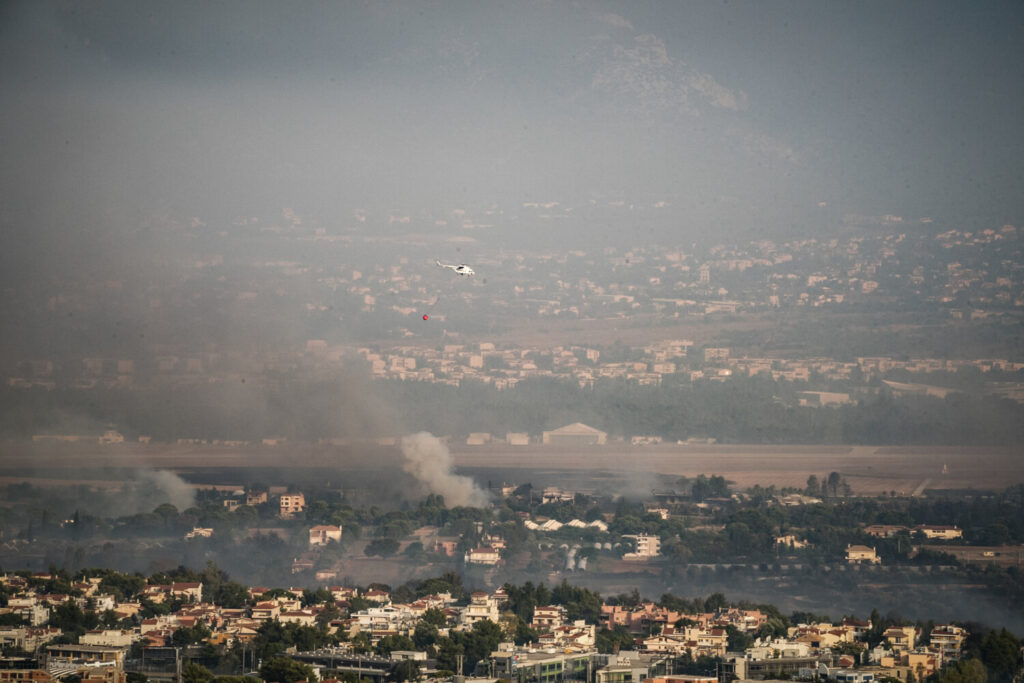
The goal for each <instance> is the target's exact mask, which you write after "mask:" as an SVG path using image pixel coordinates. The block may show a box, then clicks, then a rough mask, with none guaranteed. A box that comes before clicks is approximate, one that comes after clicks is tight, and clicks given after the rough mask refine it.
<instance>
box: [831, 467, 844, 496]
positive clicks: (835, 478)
mask: <svg viewBox="0 0 1024 683" xmlns="http://www.w3.org/2000/svg"><path fill="white" fill-rule="evenodd" d="M842 480H843V478H842V476H840V474H839V473H838V472H832V473H830V474H829V475H828V490H829V491H831V493H832V497H833V498H835V497H836V496H838V495H839V484H840V483H841V482H842Z"/></svg>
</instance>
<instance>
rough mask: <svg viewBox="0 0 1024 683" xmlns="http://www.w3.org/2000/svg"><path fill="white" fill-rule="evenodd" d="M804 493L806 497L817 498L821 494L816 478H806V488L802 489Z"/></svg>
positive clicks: (812, 476) (813, 476)
mask: <svg viewBox="0 0 1024 683" xmlns="http://www.w3.org/2000/svg"><path fill="white" fill-rule="evenodd" d="M804 493H806V494H807V495H808V496H817V495H820V494H821V485H820V484H818V477H816V476H815V475H813V474H812V475H811V476H809V477H807V488H806V489H804Z"/></svg>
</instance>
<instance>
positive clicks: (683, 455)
mask: <svg viewBox="0 0 1024 683" xmlns="http://www.w3.org/2000/svg"><path fill="white" fill-rule="evenodd" d="M452 453H453V458H454V463H455V468H456V471H458V472H460V473H464V474H469V475H471V476H474V477H475V478H476V479H477V480H478V481H480V482H481V483H485V482H484V480H489V481H510V482H519V483H522V482H528V481H529V482H532V483H534V484H535V485H540V484H544V485H552V484H558V483H559V482H561V484H560V485H562V486H565V487H568V488H571V487H573V486H574V485H575V486H576V488H580V489H586V488H592V486H587V485H585V483H586V482H589V483H591V484H593V483H594V482H598V483H602V485H603V486H604V487H605V488H609V487H611V488H614V487H615V486H616V485H617V484H618V483H622V484H623V485H626V482H633V483H639V485H640V486H642V487H646V488H648V489H649V488H653V487H655V486H657V485H659V483H660V485H664V483H665V482H671V481H674V480H675V479H677V478H678V477H681V476H686V477H694V476H697V475H698V474H706V475H712V474H718V475H722V476H724V477H725V478H726V479H727V480H729V482H730V483H732V484H733V485H734V486H735V487H739V488H746V487H748V486H753V485H755V484H760V485H762V486H768V485H771V484H774V485H776V486H779V487H783V486H793V487H801V488H802V487H803V486H804V485H805V483H806V481H807V477H808V476H809V475H811V474H815V475H817V476H818V477H819V479H820V478H821V477H822V476H823V475H828V474H829V473H830V472H838V473H839V474H840V475H842V476H843V477H844V478H845V479H846V480H847V482H849V484H850V486H851V487H852V488H853V490H854V493H855V494H862V495H872V494H884V493H888V492H890V491H895V492H896V493H897V494H904V495H907V494H915V493H916V494H920V493H922V492H924V491H925V490H927V489H995V490H1001V489H1004V488H1006V487H1007V486H1012V485H1014V484H1020V483H1024V453H1021V452H1020V450H1019V449H1011V448H971V447H941V448H938V447H937V448H922V447H907V448H904V447H874V446H854V447H849V446H760V445H749V446H743V445H700V446H682V445H658V446H640V447H632V446H629V445H626V444H610V445H606V446H600V447H591V448H585V447H581V448H551V447H546V446H540V445H531V446H522V447H514V446H492V447H465V446H461V447H460V446H453V447H452ZM401 463H402V460H401V454H400V453H399V451H398V449H397V448H394V447H384V446H377V445H351V446H346V447H335V446H320V445H311V444H293V445H283V446H278V447H259V446H252V447H241V448H231V447H222V446H204V445H199V446H178V445H161V444H149V445H142V444H118V445H111V446H101V445H97V444H40V443H31V442H29V443H25V442H19V443H12V442H6V443H3V444H0V482H13V481H31V482H32V483H35V484H46V483H49V484H88V485H90V486H103V485H116V484H117V483H118V482H119V481H120V480H122V479H123V473H124V472H125V471H129V470H137V469H166V470H172V471H176V472H180V473H182V474H183V476H186V478H188V479H190V480H191V479H192V478H193V477H190V476H189V475H197V474H204V473H205V476H204V477H203V481H204V485H206V486H210V485H216V484H220V485H232V484H237V483H238V481H239V478H238V477H237V476H232V473H237V472H238V471H239V470H254V469H259V470H270V471H275V472H277V473H279V474H280V476H281V477H282V478H283V479H285V480H287V479H288V473H289V472H291V473H293V474H295V475H296V476H298V475H301V474H302V473H303V472H307V473H312V472H313V471H316V472H317V473H318V476H320V473H323V472H328V473H330V472H332V471H335V470H336V471H337V472H338V478H339V479H341V478H345V477H350V476H356V475H358V474H360V473H362V474H364V475H366V476H371V475H374V476H387V473H388V472H389V471H393V470H395V469H400V468H401Z"/></svg>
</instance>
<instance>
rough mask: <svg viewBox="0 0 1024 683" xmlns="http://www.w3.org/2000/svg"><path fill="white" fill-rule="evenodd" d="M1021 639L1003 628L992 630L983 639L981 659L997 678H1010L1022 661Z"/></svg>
mask: <svg viewBox="0 0 1024 683" xmlns="http://www.w3.org/2000/svg"><path fill="white" fill-rule="evenodd" d="M1020 645H1021V644H1020V641H1019V640H1017V638H1016V636H1014V635H1013V634H1012V633H1010V632H1009V631H1007V630H1006V629H1005V628H1003V629H1002V630H1001V631H999V632H998V633H997V632H995V631H991V632H989V633H988V634H986V635H985V637H984V639H983V640H982V641H981V661H982V663H983V664H984V666H985V668H986V669H987V670H988V671H989V673H991V674H992V676H993V677H994V678H995V679H997V680H1010V679H1011V678H1013V675H1014V674H1015V673H1016V672H1017V668H1018V666H1019V663H1020V658H1021V654H1020Z"/></svg>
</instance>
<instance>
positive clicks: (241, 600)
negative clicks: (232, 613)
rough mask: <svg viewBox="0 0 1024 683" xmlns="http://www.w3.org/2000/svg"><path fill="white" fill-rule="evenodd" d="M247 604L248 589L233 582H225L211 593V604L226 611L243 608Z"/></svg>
mask: <svg viewBox="0 0 1024 683" xmlns="http://www.w3.org/2000/svg"><path fill="white" fill-rule="evenodd" d="M248 602H249V589H248V588H246V587H245V586H243V585H242V584H240V583H237V582H235V581H227V582H225V583H222V584H220V585H219V586H217V589H216V590H214V591H213V604H215V605H217V606H218V607H226V608H228V609H239V608H241V607H245V605H246V604H247V603H248Z"/></svg>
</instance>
